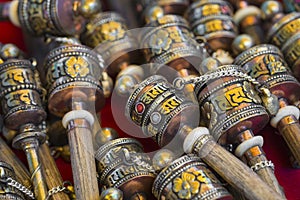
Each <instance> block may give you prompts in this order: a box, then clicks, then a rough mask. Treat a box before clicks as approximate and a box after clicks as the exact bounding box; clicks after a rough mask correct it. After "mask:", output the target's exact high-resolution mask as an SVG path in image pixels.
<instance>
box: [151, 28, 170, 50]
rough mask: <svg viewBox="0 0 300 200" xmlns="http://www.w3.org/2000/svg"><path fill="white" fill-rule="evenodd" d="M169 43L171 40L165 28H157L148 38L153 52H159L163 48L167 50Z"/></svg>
mask: <svg viewBox="0 0 300 200" xmlns="http://www.w3.org/2000/svg"><path fill="white" fill-rule="evenodd" d="M171 43H172V40H171V39H170V38H169V33H168V32H167V31H165V30H159V31H158V32H157V33H156V34H154V35H152V36H151V38H150V48H152V51H153V52H154V53H155V54H161V52H162V51H163V50H164V51H166V50H168V49H169V48H170V45H171Z"/></svg>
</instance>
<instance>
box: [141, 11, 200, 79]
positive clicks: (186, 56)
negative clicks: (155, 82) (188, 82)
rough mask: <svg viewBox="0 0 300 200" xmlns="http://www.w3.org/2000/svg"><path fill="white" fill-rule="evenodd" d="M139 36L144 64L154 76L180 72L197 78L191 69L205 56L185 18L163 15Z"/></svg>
mask: <svg viewBox="0 0 300 200" xmlns="http://www.w3.org/2000/svg"><path fill="white" fill-rule="evenodd" d="M141 35H142V36H141V47H142V48H143V49H144V53H145V57H146V60H147V61H148V62H151V63H153V65H152V66H151V67H152V68H151V70H152V72H153V73H158V74H162V75H164V76H166V77H167V76H170V74H173V73H174V72H176V73H180V71H187V74H191V75H195V74H197V71H196V70H195V68H194V66H198V65H199V64H200V63H201V61H202V59H203V57H204V55H203V51H202V50H201V48H200V47H199V45H198V44H197V42H196V41H195V40H194V38H193V34H192V32H191V31H190V28H189V26H188V23H187V21H186V20H185V19H184V18H182V17H180V16H176V15H165V16H163V17H161V18H159V19H157V20H156V21H153V22H150V23H149V24H147V26H146V27H145V30H144V31H143V33H142V34H141ZM166 65H167V66H169V67H171V68H173V69H174V70H173V71H171V70H170V69H168V68H167V67H166ZM177 76H178V75H177Z"/></svg>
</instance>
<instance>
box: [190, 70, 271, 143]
mask: <svg viewBox="0 0 300 200" xmlns="http://www.w3.org/2000/svg"><path fill="white" fill-rule="evenodd" d="M232 69H235V70H236V71H240V72H242V71H243V70H241V69H240V68H239V67H238V66H237V65H223V66H220V67H219V69H218V70H224V71H229V70H232ZM195 92H196V96H197V97H198V102H199V105H200V110H201V114H202V117H203V118H202V120H203V122H204V123H205V124H207V125H208V127H209V129H210V131H211V134H212V135H213V137H214V138H215V140H216V141H218V142H219V143H220V144H225V143H226V141H227V140H228V137H232V138H235V136H236V134H239V133H240V132H241V131H242V130H241V129H240V127H243V128H244V130H246V129H251V130H253V131H254V132H255V133H256V132H258V131H259V130H261V129H262V128H263V127H265V126H266V125H267V123H268V120H269V117H268V113H267V111H266V109H265V108H264V107H263V106H262V105H261V99H260V97H259V96H258V95H257V93H256V91H255V88H254V86H253V85H252V84H251V83H249V82H248V80H247V79H246V78H242V77H241V78H237V77H235V76H231V75H230V74H229V75H227V76H224V77H221V78H219V77H218V78H217V79H213V80H210V81H209V82H208V83H198V84H196V86H195ZM241 119H243V120H241ZM228 133H231V134H232V136H229V135H230V134H229V135H228Z"/></svg>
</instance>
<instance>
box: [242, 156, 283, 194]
mask: <svg viewBox="0 0 300 200" xmlns="http://www.w3.org/2000/svg"><path fill="white" fill-rule="evenodd" d="M265 161H268V159H267V158H266V156H265V154H261V155H259V156H255V157H253V158H251V159H249V160H248V164H249V165H250V166H254V165H255V164H256V163H261V162H265ZM256 173H257V174H258V175H259V177H260V178H261V179H262V180H263V181H264V182H265V183H267V184H268V185H269V186H270V187H272V188H273V189H274V190H275V191H276V192H278V194H280V195H281V196H283V197H285V194H284V192H283V190H282V187H281V186H280V185H279V183H278V180H277V178H276V176H275V174H274V170H273V169H272V168H271V167H265V168H261V169H259V170H257V171H256Z"/></svg>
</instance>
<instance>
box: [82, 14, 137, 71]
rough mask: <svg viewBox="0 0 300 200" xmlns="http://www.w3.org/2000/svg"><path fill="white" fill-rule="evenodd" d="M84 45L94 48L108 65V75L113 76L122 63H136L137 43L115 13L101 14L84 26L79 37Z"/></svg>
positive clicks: (119, 16)
mask: <svg viewBox="0 0 300 200" xmlns="http://www.w3.org/2000/svg"><path fill="white" fill-rule="evenodd" d="M81 40H82V41H83V43H85V44H86V45H88V46H90V47H93V48H95V50H96V51H97V52H98V53H99V54H100V55H102V56H103V59H104V61H105V62H106V64H108V65H109V67H108V73H109V74H110V75H111V74H113V76H115V75H116V74H117V73H118V72H119V71H120V70H121V68H122V63H131V62H135V63H136V62H138V60H139V59H141V56H139V54H138V53H139V50H138V42H137V40H136V38H135V37H134V36H133V35H132V33H131V32H130V31H129V30H128V28H127V25H126V21H125V19H124V18H123V17H122V16H121V15H119V14H118V13H115V12H102V13H99V14H98V15H97V16H95V17H94V18H93V19H92V20H91V21H89V23H88V24H87V25H86V31H85V32H84V33H83V34H82V35H81Z"/></svg>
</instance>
